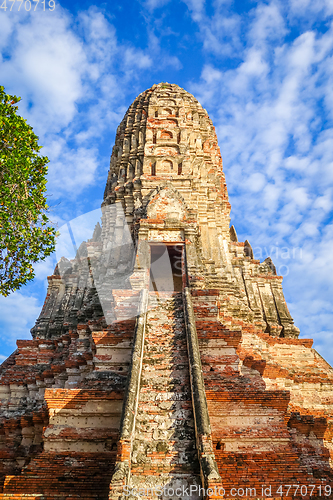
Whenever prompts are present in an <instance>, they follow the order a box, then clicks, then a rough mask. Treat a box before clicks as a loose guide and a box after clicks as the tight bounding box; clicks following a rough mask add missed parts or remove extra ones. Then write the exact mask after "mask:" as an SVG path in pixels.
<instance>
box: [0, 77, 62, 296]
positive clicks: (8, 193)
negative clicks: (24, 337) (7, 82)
mask: <svg viewBox="0 0 333 500" xmlns="http://www.w3.org/2000/svg"><path fill="white" fill-rule="evenodd" d="M19 100H20V98H18V97H16V96H10V95H7V94H6V93H5V91H4V87H0V294H2V295H5V296H6V295H8V294H9V293H10V292H12V291H14V290H17V289H19V288H20V287H21V286H22V285H24V284H25V283H27V282H28V281H30V280H32V279H33V278H34V276H35V275H34V270H33V264H34V263H36V262H38V261H39V260H43V259H45V258H46V257H47V256H48V255H50V253H52V252H53V251H54V249H55V232H56V230H55V228H54V227H52V226H51V225H50V221H49V219H48V217H47V215H46V214H47V208H48V206H47V204H46V198H45V192H46V174H47V166H46V165H47V163H48V161H49V159H48V158H47V157H46V156H40V155H39V154H38V152H39V151H40V149H41V146H39V145H38V137H37V136H36V135H35V134H34V132H33V130H32V128H31V127H30V125H28V124H27V123H26V120H24V118H22V117H21V116H19V115H17V110H18V107H17V106H16V103H17V102H18V101H19Z"/></svg>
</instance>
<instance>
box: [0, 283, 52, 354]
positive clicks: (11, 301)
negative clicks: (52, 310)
mask: <svg viewBox="0 0 333 500" xmlns="http://www.w3.org/2000/svg"><path fill="white" fill-rule="evenodd" d="M0 308H1V320H2V323H3V332H2V333H1V343H2V345H3V344H5V345H7V346H9V347H12V349H13V350H15V341H16V339H29V338H31V334H30V329H31V328H32V327H33V326H34V324H35V322H36V319H37V317H38V316H39V313H40V311H41V308H42V305H41V304H39V303H38V299H37V298H36V297H29V296H26V295H24V293H22V292H15V293H13V294H11V295H9V296H8V297H6V298H5V297H2V296H1V295H0Z"/></svg>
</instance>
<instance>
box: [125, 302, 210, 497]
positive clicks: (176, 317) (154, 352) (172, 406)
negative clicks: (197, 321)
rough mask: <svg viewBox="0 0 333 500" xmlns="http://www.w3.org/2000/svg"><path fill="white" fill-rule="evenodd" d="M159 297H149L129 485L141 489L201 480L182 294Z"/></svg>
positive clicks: (195, 482) (181, 484)
mask: <svg viewBox="0 0 333 500" xmlns="http://www.w3.org/2000/svg"><path fill="white" fill-rule="evenodd" d="M160 295H161V297H159V298H158V297H156V294H152V293H150V295H149V304H148V314H147V327H146V336H145V346H144V354H143V363H142V373H141V388H140V395H139V404H138V411H137V418H136V431H135V437H134V440H133V451H132V458H131V462H132V465H131V467H132V469H131V480H130V481H131V482H130V485H131V486H133V487H134V486H135V487H140V488H143V489H144V488H145V487H147V486H149V485H150V486H152V485H156V486H164V485H167V484H171V483H172V481H173V482H174V483H175V484H177V485H179V487H181V488H182V487H183V485H186V486H185V489H186V487H187V486H188V485H189V484H193V485H198V484H200V477H199V464H198V460H197V451H196V445H195V432H194V419H193V409H192V401H191V390H190V377H189V366H188V354H187V343H186V332H185V322H184V312H183V303H182V295H181V294H180V293H164V294H160ZM170 476H171V477H172V479H170ZM170 481H171V482H170ZM175 489H176V488H175ZM193 495H194V492H192V496H191V498H195V496H193ZM147 497H148V498H154V499H155V498H156V499H157V498H164V496H163V495H162V497H161V496H158V495H152V496H149V495H148V496H147ZM180 497H181V498H187V496H186V495H185V496H184V495H183V490H182V491H181V495H180V496H179V494H178V496H174V498H180ZM165 498H173V496H172V495H170V494H169V495H167V496H166V497H165ZM188 498H189V497H188Z"/></svg>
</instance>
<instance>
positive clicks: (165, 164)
mask: <svg viewBox="0 0 333 500" xmlns="http://www.w3.org/2000/svg"><path fill="white" fill-rule="evenodd" d="M158 172H159V174H172V173H174V168H173V161H172V160H160V161H159V165H158Z"/></svg>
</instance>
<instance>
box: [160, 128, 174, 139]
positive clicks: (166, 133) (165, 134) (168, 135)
mask: <svg viewBox="0 0 333 500" xmlns="http://www.w3.org/2000/svg"><path fill="white" fill-rule="evenodd" d="M157 138H158V139H164V140H167V141H170V140H172V139H173V132H171V130H160V131H159V132H158V134H157Z"/></svg>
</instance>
